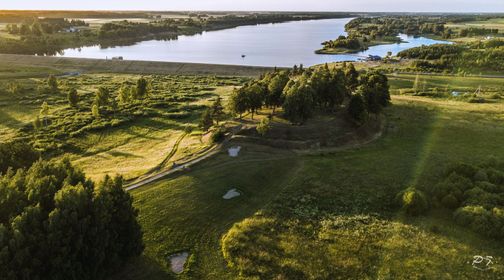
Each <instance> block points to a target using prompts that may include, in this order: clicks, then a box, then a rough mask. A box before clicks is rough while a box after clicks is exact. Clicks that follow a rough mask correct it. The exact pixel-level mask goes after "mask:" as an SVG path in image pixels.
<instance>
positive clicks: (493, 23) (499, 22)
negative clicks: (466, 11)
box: [446, 18, 504, 31]
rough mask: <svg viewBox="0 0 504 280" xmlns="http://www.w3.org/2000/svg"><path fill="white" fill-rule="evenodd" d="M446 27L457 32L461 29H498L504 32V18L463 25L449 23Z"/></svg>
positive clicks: (470, 22) (469, 22)
mask: <svg viewBox="0 0 504 280" xmlns="http://www.w3.org/2000/svg"><path fill="white" fill-rule="evenodd" d="M446 27H447V28H452V29H457V30H458V29H462V28H469V27H477V28H489V29H499V31H504V18H492V19H489V20H485V21H468V22H464V23H450V24H446Z"/></svg>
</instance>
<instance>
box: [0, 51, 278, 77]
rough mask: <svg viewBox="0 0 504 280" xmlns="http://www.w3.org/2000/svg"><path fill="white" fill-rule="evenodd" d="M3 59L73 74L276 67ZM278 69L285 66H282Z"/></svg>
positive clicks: (256, 71) (245, 71)
mask: <svg viewBox="0 0 504 280" xmlns="http://www.w3.org/2000/svg"><path fill="white" fill-rule="evenodd" d="M0 63H2V64H7V65H9V66H21V67H40V68H50V69H53V68H54V69H58V70H59V71H61V74H72V75H78V74H85V73H127V74H170V75H220V76H237V77H240V76H242V77H257V76H259V75H261V74H263V73H265V72H269V71H272V70H273V69H274V67H261V66H245V65H227V64H208V63H189V62H187V63H186V62H161V61H146V60H110V59H108V60H107V59H96V58H72V57H54V56H34V55H19V54H0ZM278 69H282V68H281V67H279V68H278Z"/></svg>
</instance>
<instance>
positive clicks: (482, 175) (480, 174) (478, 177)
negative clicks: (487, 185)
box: [474, 169, 488, 181]
mask: <svg viewBox="0 0 504 280" xmlns="http://www.w3.org/2000/svg"><path fill="white" fill-rule="evenodd" d="M474 181H488V175H487V173H486V171H485V170H484V169H480V170H478V171H477V172H476V174H474Z"/></svg>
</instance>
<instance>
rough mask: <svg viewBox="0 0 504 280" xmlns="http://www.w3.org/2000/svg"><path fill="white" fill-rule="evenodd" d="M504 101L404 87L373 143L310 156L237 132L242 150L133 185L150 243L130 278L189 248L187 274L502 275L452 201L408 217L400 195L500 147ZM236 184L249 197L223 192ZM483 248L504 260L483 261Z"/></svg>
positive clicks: (491, 247) (495, 244) (496, 247)
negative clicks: (410, 92) (412, 92)
mask: <svg viewBox="0 0 504 280" xmlns="http://www.w3.org/2000/svg"><path fill="white" fill-rule="evenodd" d="M503 109H504V104H502V103H496V104H468V103H466V102H463V101H453V100H443V99H441V100H440V99H432V98H427V97H412V96H394V98H393V106H392V107H391V108H389V109H387V110H386V111H385V114H386V117H387V129H386V131H385V134H384V135H383V136H382V137H381V138H380V139H379V140H377V141H375V142H373V143H371V144H369V145H366V146H364V147H360V148H356V149H350V150H344V151H339V152H332V153H324V152H323V151H322V152H320V153H318V154H317V153H315V154H312V155H304V156H301V155H297V154H294V153H292V152H288V151H285V150H277V149H272V148H266V147H264V146H257V145H253V144H245V143H232V144H233V145H241V146H243V149H242V151H241V152H240V155H239V157H237V158H231V157H229V156H228V155H227V153H225V152H222V153H221V154H219V155H218V156H217V157H215V158H212V159H210V160H208V161H206V162H204V163H202V164H200V165H198V166H196V167H194V168H193V169H192V170H191V171H190V172H188V173H185V174H181V175H180V176H176V177H172V178H167V179H165V180H162V181H159V182H157V183H154V184H152V185H149V186H146V187H144V188H141V189H138V190H135V191H133V192H132V194H133V196H134V198H135V206H136V207H137V208H138V209H139V210H140V216H139V219H140V222H141V224H142V226H143V228H144V231H145V242H146V246H147V247H146V251H145V256H144V258H143V259H142V260H140V261H139V262H138V263H135V264H132V265H131V266H130V267H129V269H127V270H126V272H125V273H124V275H121V277H125V278H127V279H140V278H142V277H145V276H146V275H148V277H149V278H152V279H156V278H159V279H162V278H163V277H168V276H172V277H175V276H176V275H175V274H172V273H171V272H170V268H169V266H170V263H169V259H168V257H169V256H170V255H172V254H174V253H177V252H181V251H186V252H189V253H190V257H189V260H188V262H187V263H186V270H185V272H184V273H183V274H181V275H179V276H177V277H178V278H180V279H189V278H190V279H195V278H196V279H215V277H218V278H219V279H235V278H236V277H237V276H241V277H244V278H250V279H271V278H275V277H276V278H277V279H328V278H329V279H375V278H380V279H405V278H412V279H421V278H422V277H427V279H437V278H444V279H475V278H480V279H498V278H500V277H504V266H503V265H502V260H503V257H504V255H503V253H502V252H503V249H504V248H503V247H502V243H501V242H499V241H497V240H492V239H488V238H485V237H483V236H481V235H479V234H476V233H474V232H472V231H470V230H468V229H467V228H464V227H461V226H458V225H457V224H455V223H454V222H453V221H452V219H451V214H450V212H449V211H445V210H443V209H433V210H431V211H429V212H428V213H426V214H425V215H423V216H419V217H409V216H406V215H404V214H403V213H402V212H401V211H399V210H398V209H397V207H395V206H394V203H393V201H394V197H395V196H396V194H397V193H398V192H400V191H401V190H403V189H406V188H407V187H409V186H418V187H421V188H426V189H429V187H431V186H433V185H435V184H436V183H437V182H438V181H439V180H440V178H441V177H442V176H443V174H444V172H445V170H446V168H447V167H448V166H450V165H451V164H453V163H455V162H460V161H462V162H467V163H480V162H483V161H485V160H486V159H487V158H488V157H489V156H490V155H494V156H496V157H502V156H503V155H504V149H503V148H502V145H501V144H502V143H501V142H502V140H501V139H503V137H504V128H502V126H501V125H500V123H501V122H502V119H503V117H504V115H503V113H502V112H503ZM481 143H484V145H482V144H481ZM230 145H231V144H230ZM231 188H237V189H238V190H240V192H242V196H240V197H238V198H236V199H234V200H231V201H227V200H223V199H222V196H223V195H224V194H225V193H226V191H227V190H229V189H231ZM475 255H483V256H487V255H488V256H493V257H494V262H495V263H496V265H494V266H493V268H492V270H491V271H486V272H480V271H478V270H475V269H474V268H473V267H472V266H471V262H472V260H473V256H475Z"/></svg>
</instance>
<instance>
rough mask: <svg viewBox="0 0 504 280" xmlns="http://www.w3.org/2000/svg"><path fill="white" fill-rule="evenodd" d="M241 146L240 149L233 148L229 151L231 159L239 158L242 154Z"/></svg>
mask: <svg viewBox="0 0 504 280" xmlns="http://www.w3.org/2000/svg"><path fill="white" fill-rule="evenodd" d="M240 150H241V146H238V147H232V148H229V149H228V153H229V156H230V157H237V156H238V154H239V153H240Z"/></svg>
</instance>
